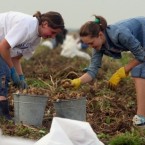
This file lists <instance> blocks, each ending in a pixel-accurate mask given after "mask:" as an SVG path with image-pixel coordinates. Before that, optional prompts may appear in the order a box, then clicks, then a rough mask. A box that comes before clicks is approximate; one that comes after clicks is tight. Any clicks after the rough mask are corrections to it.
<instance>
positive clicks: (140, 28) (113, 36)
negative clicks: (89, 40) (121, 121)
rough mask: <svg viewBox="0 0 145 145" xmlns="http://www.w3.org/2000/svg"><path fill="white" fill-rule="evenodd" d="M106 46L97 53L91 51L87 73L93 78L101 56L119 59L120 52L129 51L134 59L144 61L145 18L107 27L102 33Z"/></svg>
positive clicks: (131, 19)
mask: <svg viewBox="0 0 145 145" xmlns="http://www.w3.org/2000/svg"><path fill="white" fill-rule="evenodd" d="M104 34H105V36H106V44H104V45H103V46H102V48H101V49H100V50H99V51H97V50H96V49H93V53H92V58H91V63H90V65H89V67H88V71H87V73H88V74H90V75H91V77H92V78H95V77H96V75H97V73H98V69H99V68H100V67H101V63H102V57H103V55H104V54H105V55H108V56H110V57H113V58H115V59H119V58H121V52H122V51H130V52H131V53H132V54H133V55H134V57H135V58H136V59H137V60H139V61H141V62H144V61H145V51H144V49H145V17H136V18H130V19H126V20H124V21H120V22H118V23H115V24H113V25H108V27H107V28H106V30H105V32H104Z"/></svg>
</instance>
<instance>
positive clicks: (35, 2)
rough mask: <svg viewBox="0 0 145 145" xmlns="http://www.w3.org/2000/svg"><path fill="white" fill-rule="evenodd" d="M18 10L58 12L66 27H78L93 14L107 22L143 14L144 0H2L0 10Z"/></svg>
mask: <svg viewBox="0 0 145 145" xmlns="http://www.w3.org/2000/svg"><path fill="white" fill-rule="evenodd" d="M11 10H12V11H20V12H24V13H27V14H31V15H33V14H34V13H35V12H36V11H37V10H39V11H41V12H42V13H43V12H48V11H57V12H60V13H61V14H62V16H63V18H64V20H65V24H66V28H75V29H79V28H80V26H81V25H82V24H84V23H85V22H86V21H89V20H93V19H94V17H93V16H92V15H93V14H96V15H102V16H104V17H105V18H106V20H107V22H108V23H109V24H111V23H113V22H116V21H118V20H121V19H124V18H130V17H134V16H145V0H2V1H1V2H0V12H6V11H11Z"/></svg>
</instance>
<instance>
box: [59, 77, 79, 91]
mask: <svg viewBox="0 0 145 145" xmlns="http://www.w3.org/2000/svg"><path fill="white" fill-rule="evenodd" d="M61 84H62V86H63V87H64V88H70V87H74V88H75V89H78V88H79V86H80V85H81V80H80V78H77V79H73V80H71V79H65V80H63V81H61Z"/></svg>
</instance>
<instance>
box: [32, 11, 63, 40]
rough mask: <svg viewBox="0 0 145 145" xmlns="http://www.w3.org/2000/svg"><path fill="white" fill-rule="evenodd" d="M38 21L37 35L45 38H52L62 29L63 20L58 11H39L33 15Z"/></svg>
mask: <svg viewBox="0 0 145 145" xmlns="http://www.w3.org/2000/svg"><path fill="white" fill-rule="evenodd" d="M33 17H36V18H37V19H38V22H39V28H38V32H39V36H40V37H42V38H44V39H46V38H54V37H55V36H56V35H57V34H58V33H60V32H62V31H63V30H64V20H63V18H62V16H61V15H60V13H58V12H53V11H50V12H47V13H44V14H41V13H40V12H39V11H38V12H36V14H34V15H33Z"/></svg>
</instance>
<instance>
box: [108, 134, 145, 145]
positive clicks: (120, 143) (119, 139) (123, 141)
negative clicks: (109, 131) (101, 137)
mask: <svg viewBox="0 0 145 145" xmlns="http://www.w3.org/2000/svg"><path fill="white" fill-rule="evenodd" d="M144 144H145V142H144V140H143V139H142V138H141V137H140V136H139V135H138V134H135V133H128V132H126V133H124V134H120V135H117V136H116V137H114V138H113V139H112V140H111V141H110V142H109V145H144Z"/></svg>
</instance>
